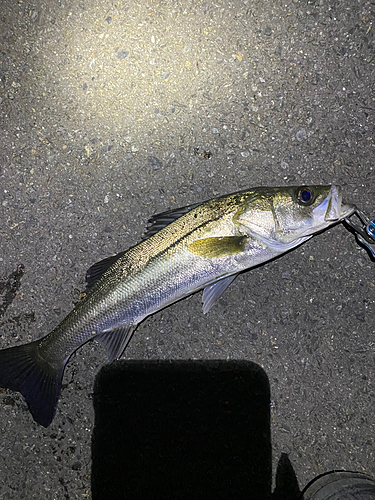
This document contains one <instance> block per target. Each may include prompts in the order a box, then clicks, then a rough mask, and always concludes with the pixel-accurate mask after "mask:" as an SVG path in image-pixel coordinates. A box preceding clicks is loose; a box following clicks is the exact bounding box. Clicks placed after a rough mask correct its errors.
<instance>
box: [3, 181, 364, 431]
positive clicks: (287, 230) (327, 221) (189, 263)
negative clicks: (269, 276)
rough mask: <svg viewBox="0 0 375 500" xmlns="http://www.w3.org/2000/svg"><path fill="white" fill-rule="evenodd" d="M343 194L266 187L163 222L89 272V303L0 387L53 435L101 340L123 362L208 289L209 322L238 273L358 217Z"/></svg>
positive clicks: (10, 353)
mask: <svg viewBox="0 0 375 500" xmlns="http://www.w3.org/2000/svg"><path fill="white" fill-rule="evenodd" d="M355 209H356V207H355V206H354V205H350V204H343V203H342V190H341V187H340V186H337V185H328V186H327V185H326V186H318V185H314V186H287V187H258V188H252V189H247V190H243V191H239V192H236V193H232V194H229V195H223V196H219V197H216V198H213V199H210V200H208V201H205V202H203V203H196V204H193V205H189V206H187V207H183V208H178V209H174V210H170V211H167V212H163V213H162V214H158V215H155V216H154V217H152V218H151V219H150V221H149V222H150V224H151V225H150V227H149V228H148V230H147V231H146V233H145V235H144V238H143V240H142V241H141V242H140V243H139V244H137V245H135V246H133V247H131V248H130V249H128V250H126V251H123V252H121V253H119V254H117V255H115V256H112V257H109V258H106V259H104V260H102V261H100V262H98V263H96V264H94V265H93V266H91V267H90V269H89V270H88V272H87V276H86V278H87V294H86V297H85V298H84V299H83V300H81V301H80V302H79V303H78V304H77V305H76V307H75V308H74V309H73V310H72V311H71V312H70V313H69V314H68V315H67V316H66V317H65V319H64V320H63V321H62V322H61V323H60V324H59V325H57V326H56V327H55V328H54V329H53V330H52V331H51V332H50V333H48V334H47V335H45V336H44V337H42V338H40V339H38V340H34V341H32V342H29V343H27V344H23V345H18V346H14V347H9V348H6V349H2V350H0V387H3V388H8V389H10V390H13V391H19V392H20V393H21V394H22V395H23V397H24V398H25V400H26V403H27V405H28V408H29V410H30V412H31V415H32V417H33V418H34V420H35V421H36V422H37V423H39V424H41V425H42V426H44V427H48V426H49V425H50V424H51V422H52V420H53V418H54V416H55V413H56V409H57V405H58V400H59V397H60V392H61V385H62V379H63V374H64V369H65V366H66V364H67V362H68V360H69V358H70V356H71V355H72V354H73V353H74V352H75V351H76V350H77V349H79V348H80V347H81V346H83V345H84V344H85V343H86V342H88V341H90V340H96V341H98V342H99V343H101V344H102V345H103V346H104V347H105V349H106V350H107V353H108V358H109V362H112V361H113V360H115V359H118V358H119V357H121V355H122V353H123V352H124V350H125V348H126V346H127V345H128V343H129V341H130V339H131V337H132V334H133V332H134V330H135V329H136V327H137V325H139V323H140V322H141V321H143V320H144V319H145V318H146V317H147V316H149V315H151V314H154V313H156V312H157V311H160V310H161V309H163V308H165V307H167V306H169V305H170V304H172V303H174V302H176V301H179V300H181V299H183V298H184V297H187V296H188V295H190V294H192V293H195V292H197V291H199V290H201V289H203V295H202V301H203V313H207V312H208V311H209V310H210V309H211V307H212V306H213V304H214V302H215V301H216V300H217V299H218V297H220V296H221V294H222V293H223V292H224V291H225V290H226V288H227V287H228V286H229V285H230V284H231V283H232V281H233V280H234V279H235V278H236V276H238V274H239V273H241V272H243V271H245V270H247V269H249V268H252V267H254V266H259V265H260V264H263V263H265V262H267V261H270V260H273V259H275V258H276V257H279V256H280V255H282V254H284V253H286V252H288V251H290V250H292V249H293V248H295V247H297V246H299V245H301V244H302V243H304V242H306V241H307V240H308V239H309V238H311V237H312V236H313V235H314V234H316V233H319V232H321V231H323V230H324V229H326V228H328V227H329V226H332V225H333V224H336V223H338V222H340V221H342V220H343V219H345V218H347V217H348V216H350V214H352V213H353V212H354V211H355Z"/></svg>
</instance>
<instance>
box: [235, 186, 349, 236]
mask: <svg viewBox="0 0 375 500" xmlns="http://www.w3.org/2000/svg"><path fill="white" fill-rule="evenodd" d="M354 210H355V206H354V205H346V204H343V203H342V192H341V187H340V186H336V185H332V186H288V187H281V188H259V189H257V190H253V191H252V192H249V196H248V197H246V199H244V200H243V204H242V206H241V208H240V209H239V210H238V212H237V213H236V214H235V216H234V218H233V220H234V222H235V223H237V224H239V225H240V227H241V230H242V231H246V230H247V231H249V232H250V234H252V235H255V236H258V237H259V238H260V239H261V240H263V242H264V243H266V244H269V245H270V244H272V245H273V246H275V245H276V246H277V245H279V244H280V245H288V244H292V246H294V245H293V242H297V241H299V242H302V241H305V240H306V239H308V238H309V237H311V236H312V235H313V234H315V233H317V232H320V231H322V230H324V229H326V228H327V227H329V226H331V225H332V224H335V223H337V222H340V221H341V220H343V219H345V218H346V217H348V216H349V215H351V214H352V213H353V211H354Z"/></svg>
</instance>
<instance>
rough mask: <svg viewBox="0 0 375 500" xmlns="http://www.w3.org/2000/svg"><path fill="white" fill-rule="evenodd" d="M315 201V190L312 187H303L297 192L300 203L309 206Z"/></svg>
mask: <svg viewBox="0 0 375 500" xmlns="http://www.w3.org/2000/svg"><path fill="white" fill-rule="evenodd" d="M313 201H314V191H313V190H312V189H311V188H306V187H304V188H301V189H300V190H299V191H298V194H297V202H298V203H299V204H300V205H304V206H308V205H311V203H312V202H313Z"/></svg>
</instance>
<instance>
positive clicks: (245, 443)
mask: <svg viewBox="0 0 375 500" xmlns="http://www.w3.org/2000/svg"><path fill="white" fill-rule="evenodd" d="M269 402H270V390H269V383H268V378H267V375H266V374H265V372H264V371H263V369H262V368H261V367H260V366H258V365H256V364H255V363H252V362H243V361H240V362H236V361H173V362H170V361H125V362H124V361H119V362H116V363H113V364H112V365H108V366H105V367H104V368H103V369H102V370H101V371H100V373H99V375H98V377H97V379H96V383H95V396H94V406H95V427H94V431H93V440H92V459H93V465H92V497H93V499H94V500H99V499H108V498H111V499H112V500H115V499H118V498H126V499H149V498H155V499H158V500H162V499H166V498H169V499H172V498H178V499H191V498H194V499H196V500H199V499H207V498H215V499H221V498H225V499H229V498H236V499H238V500H240V499H245V498H246V499H249V498H251V499H252V500H256V499H259V500H260V499H261V500H264V499H266V498H270V496H271V484H272V479H271V478H272V471H271V439H270V413H269ZM282 464H284V466H282ZM285 464H286V461H285V460H284V462H282V461H281V462H280V466H279V469H280V476H279V479H278V483H277V488H276V490H277V494H278V495H279V496H277V497H275V498H278V499H280V498H283V497H282V496H280V495H282V494H283V493H282V488H283V487H284V486H285V484H284V483H285V481H284V479H286V480H287V477H288V474H289V473H291V471H292V469H288V467H287V466H286V465H285ZM289 465H290V464H289ZM290 467H291V466H290ZM294 478H295V476H294ZM286 482H287V481H286ZM297 489H298V485H296V491H297ZM288 491H289V490H288ZM298 491H299V490H298ZM288 498H289V500H293V497H292V496H289V497H288Z"/></svg>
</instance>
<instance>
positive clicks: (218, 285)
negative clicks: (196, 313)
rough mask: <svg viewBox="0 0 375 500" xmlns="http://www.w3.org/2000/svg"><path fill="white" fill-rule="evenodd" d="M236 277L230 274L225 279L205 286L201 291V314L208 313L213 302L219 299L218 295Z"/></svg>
mask: <svg viewBox="0 0 375 500" xmlns="http://www.w3.org/2000/svg"><path fill="white" fill-rule="evenodd" d="M236 277H237V274H232V276H228V277H227V278H222V279H220V280H218V281H215V283H212V284H211V285H208V286H206V288H205V289H204V290H203V295H202V302H203V314H206V313H208V311H209V310H210V309H211V307H212V306H213V305H214V302H215V301H216V300H217V299H218V298H219V297H220V295H221V294H222V293H223V292H224V291H225V290H226V289H227V288H228V286H229V285H230V284H231V283H232V281H233V280H234V279H235V278H236Z"/></svg>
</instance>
